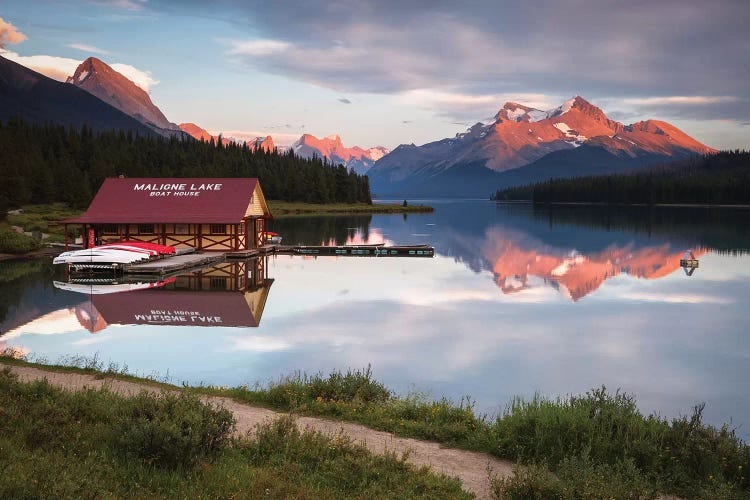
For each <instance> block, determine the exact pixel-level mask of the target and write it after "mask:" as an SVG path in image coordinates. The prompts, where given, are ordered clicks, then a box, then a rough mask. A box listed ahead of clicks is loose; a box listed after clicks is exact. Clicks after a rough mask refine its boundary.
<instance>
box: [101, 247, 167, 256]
mask: <svg viewBox="0 0 750 500" xmlns="http://www.w3.org/2000/svg"><path fill="white" fill-rule="evenodd" d="M105 249H112V250H125V251H126V252H136V253H143V254H146V255H148V256H150V257H153V256H156V255H159V252H158V251H156V250H149V249H148V248H140V247H133V246H130V245H111V244H110V245H104V246H98V247H94V248H92V250H105Z"/></svg>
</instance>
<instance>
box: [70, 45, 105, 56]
mask: <svg viewBox="0 0 750 500" xmlns="http://www.w3.org/2000/svg"><path fill="white" fill-rule="evenodd" d="M68 47H70V48H72V49H77V50H82V51H83V52H89V53H93V54H102V55H107V54H109V51H107V50H104V49H100V48H98V47H94V46H93V45H86V44H84V43H71V44H69V45H68Z"/></svg>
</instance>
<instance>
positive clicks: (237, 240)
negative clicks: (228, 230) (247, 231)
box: [232, 224, 240, 250]
mask: <svg viewBox="0 0 750 500" xmlns="http://www.w3.org/2000/svg"><path fill="white" fill-rule="evenodd" d="M232 231H234V250H239V249H240V234H239V233H240V225H239V224H232Z"/></svg>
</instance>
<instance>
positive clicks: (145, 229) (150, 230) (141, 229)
mask: <svg viewBox="0 0 750 500" xmlns="http://www.w3.org/2000/svg"><path fill="white" fill-rule="evenodd" d="M138 234H154V225H153V224H138Z"/></svg>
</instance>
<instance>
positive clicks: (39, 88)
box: [0, 56, 154, 136]
mask: <svg viewBox="0 0 750 500" xmlns="http://www.w3.org/2000/svg"><path fill="white" fill-rule="evenodd" d="M16 116H18V117H21V118H23V119H24V120H25V121H27V122H31V123H57V124H60V125H66V126H68V125H70V126H73V127H75V128H81V127H82V126H83V125H86V126H87V127H88V128H89V129H90V130H93V131H95V132H103V131H105V130H122V131H126V132H131V133H134V134H139V135H142V136H151V135H154V132H153V131H152V130H151V129H150V128H149V127H147V126H145V125H143V124H142V123H140V122H139V121H138V120H136V119H134V118H133V117H131V116H128V115H127V114H125V113H123V112H122V111H120V110H118V109H116V108H114V107H113V106H110V105H109V104H107V103H105V102H103V101H101V100H100V99H98V98H96V97H95V96H93V95H91V94H89V93H88V92H86V91H85V90H82V89H80V88H77V87H75V86H73V85H66V84H64V83H61V82H58V81H55V80H53V79H51V78H47V77H46V76H44V75H42V74H40V73H37V72H36V71H32V70H30V69H28V68H26V67H24V66H21V65H20V64H17V63H15V62H13V61H9V60H8V59H5V58H4V57H2V56H0V121H6V120H8V119H10V118H12V117H16Z"/></svg>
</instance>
